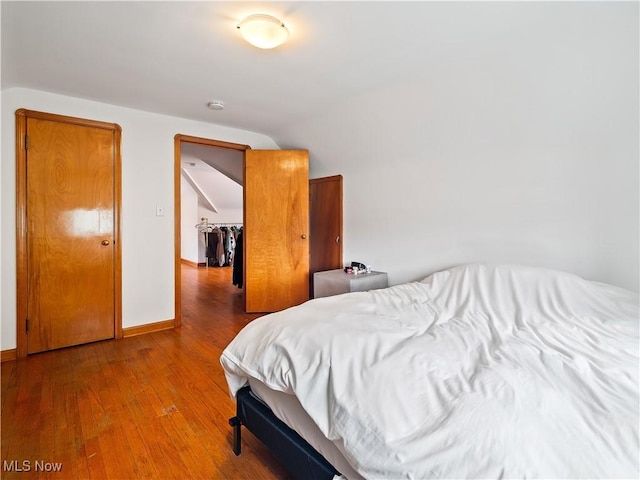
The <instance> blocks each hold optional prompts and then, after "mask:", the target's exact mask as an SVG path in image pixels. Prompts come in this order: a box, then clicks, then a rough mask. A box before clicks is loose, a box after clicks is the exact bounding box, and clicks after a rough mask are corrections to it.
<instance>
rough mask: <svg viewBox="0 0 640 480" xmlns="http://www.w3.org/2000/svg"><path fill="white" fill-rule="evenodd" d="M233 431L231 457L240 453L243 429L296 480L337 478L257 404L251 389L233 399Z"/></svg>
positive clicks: (297, 436) (263, 407)
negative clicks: (234, 402) (260, 443)
mask: <svg viewBox="0 0 640 480" xmlns="http://www.w3.org/2000/svg"><path fill="white" fill-rule="evenodd" d="M229 424H230V425H231V426H232V427H233V453H235V454H236V455H240V453H241V449H242V447H241V436H242V430H241V428H242V425H244V426H245V427H246V428H247V429H248V430H249V431H250V432H251V433H253V434H254V435H255V436H256V437H257V438H258V439H260V441H262V443H264V444H265V445H266V446H267V448H268V449H269V450H270V451H271V453H273V455H275V457H276V458H277V459H278V460H279V461H280V462H281V463H282V464H283V465H284V467H285V468H286V469H287V470H288V471H289V473H291V475H293V476H294V478H296V479H299V480H331V479H332V478H333V477H334V476H335V475H338V476H339V475H340V473H338V471H337V470H336V469H335V468H334V467H333V465H331V464H330V463H329V462H328V461H327V460H326V459H325V458H324V457H323V456H322V455H320V454H319V453H318V452H317V450H315V449H314V448H313V447H312V446H311V445H309V444H308V443H307V442H306V441H305V440H304V439H303V438H302V437H301V436H300V435H298V434H297V433H296V432H295V431H294V430H292V429H291V428H289V427H288V426H287V425H286V424H285V423H284V422H282V421H281V420H280V419H278V418H277V417H276V416H275V415H274V414H273V412H272V411H271V409H270V408H269V407H267V406H266V405H265V404H264V403H263V402H262V401H260V400H258V399H257V398H256V397H255V396H254V394H252V392H251V388H250V387H248V386H247V387H243V388H241V389H240V390H239V391H238V393H237V395H236V416H235V417H233V418H230V419H229Z"/></svg>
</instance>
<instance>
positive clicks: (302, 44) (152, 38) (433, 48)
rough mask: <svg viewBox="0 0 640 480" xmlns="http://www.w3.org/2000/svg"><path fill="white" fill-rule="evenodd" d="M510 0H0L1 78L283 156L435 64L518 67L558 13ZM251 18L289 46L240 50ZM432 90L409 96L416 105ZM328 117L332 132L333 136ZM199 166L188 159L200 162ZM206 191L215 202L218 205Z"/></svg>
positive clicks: (215, 197)
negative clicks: (275, 23) (335, 114)
mask: <svg viewBox="0 0 640 480" xmlns="http://www.w3.org/2000/svg"><path fill="white" fill-rule="evenodd" d="M518 4H521V2H517V1H515V2H497V3H496V4H490V3H487V2H456V1H450V2H429V1H423V2H416V1H413V2H331V1H328V2H327V1H323V2H307V1H298V2H266V3H264V2H251V1H236V2H165V1H153V2H148V1H142V2H121V1H107V2H84V1H78V2H49V1H47V2H7V1H3V2H2V12H1V20H2V43H1V47H2V69H1V82H2V88H3V89H6V88H10V87H14V86H19V87H25V88H32V89H37V90H44V91H49V92H53V93H59V94H63V95H68V96H73V97H79V98H85V99H90V100H95V101H99V102H104V103H108V104H114V105H120V106H125V107H130V108H134V109H140V110H146V111H150V112H156V113H161V114H167V115H172V116H177V117H183V118H189V119H194V120H198V121H204V122H211V123H217V124H221V125H226V126H230V127H237V128H241V129H246V130H251V131H254V132H258V133H263V134H266V135H268V136H270V137H271V138H273V139H274V140H275V141H276V142H277V143H278V144H279V145H280V146H281V147H283V148H299V147H303V148H307V145H306V144H304V143H302V142H300V140H299V139H297V138H296V135H295V133H293V132H295V127H296V125H298V124H301V123H302V122H304V121H306V120H308V119H310V118H314V117H316V116H321V115H323V114H324V111H326V110H327V109H329V108H333V107H335V106H336V105H341V104H348V103H349V102H352V101H354V100H357V98H359V97H362V96H364V95H371V94H375V93H376V92H378V91H381V90H383V89H388V88H389V87H393V86H397V85H403V84H404V82H406V81H407V79H409V78H410V79H412V81H414V82H419V81H421V80H425V79H429V78H432V77H434V75H435V74H436V73H437V71H438V69H445V68H449V69H452V70H451V71H453V72H456V71H458V70H459V71H460V72H461V74H463V75H468V74H469V72H473V71H481V70H482V69H484V68H486V65H488V64H494V65H495V59H494V57H495V56H496V52H500V54H501V55H503V56H504V57H503V58H504V59H506V60H504V61H506V62H511V68H512V69H515V70H519V71H526V70H527V69H528V68H530V66H529V65H528V64H527V63H526V62H527V61H528V60H527V59H530V58H531V52H534V53H535V52H536V45H535V41H536V40H535V38H531V39H530V38H529V37H527V36H526V35H525V36H523V35H519V36H515V37H514V35H513V32H518V31H520V32H521V31H537V30H538V29H539V28H541V27H540V26H541V25H547V26H549V25H550V24H553V23H554V22H561V21H563V17H561V16H560V17H557V18H556V17H552V18H548V15H546V12H545V10H544V9H529V8H524V9H523V8H518V6H519V5H518ZM491 5H493V7H492V6H491ZM496 5H498V6H496ZM520 6H521V5H520ZM252 13H267V14H272V15H275V16H277V17H279V18H280V19H281V20H283V21H284V22H285V24H286V25H287V27H288V28H289V30H290V32H291V37H290V39H289V41H288V42H287V43H286V44H284V45H283V46H281V47H279V48H277V49H274V50H260V49H257V48H255V47H252V46H250V45H248V44H247V43H246V42H244V41H243V40H242V38H241V37H240V35H239V33H238V31H237V29H236V25H237V23H238V22H239V21H240V20H241V19H242V18H244V17H245V16H247V15H249V14H252ZM545 28H546V27H545ZM514 38H519V39H520V40H519V41H520V42H521V43H520V44H515V45H514V41H513V39H514ZM520 52H524V53H525V55H520ZM527 52H529V54H528V55H527ZM458 65H464V66H465V68H464V69H458V68H457V66H458ZM423 83H424V85H425V88H427V87H426V86H427V85H429V82H428V81H424V82H423ZM437 95H438V92H437V91H435V92H433V91H429V92H418V95H417V96H416V98H415V99H414V102H415V106H416V108H426V107H427V104H426V103H425V102H427V100H425V99H428V98H434V97H437ZM212 100H220V101H222V102H224V105H225V108H224V110H222V111H214V110H211V109H209V108H208V107H207V103H208V102H209V101H212ZM405 102H406V99H405ZM355 104H357V102H356V103H355ZM389 107H392V105H389V104H388V99H387V100H386V102H381V104H380V105H379V112H380V115H385V114H386V113H385V112H387V111H388V110H389ZM391 111H393V109H391ZM336 120H337V121H336V122H334V125H333V130H337V129H338V130H339V129H340V123H339V119H336ZM401 121H402V119H398V122H401ZM345 135H346V136H347V138H348V133H345ZM334 141H336V140H334ZM316 148H317V147H316ZM207 157H208V154H206V153H205V152H199V153H193V152H191V157H190V158H191V159H192V160H193V159H196V160H200V161H203V162H204V163H209V164H211V162H209V161H207V160H206V158H207ZM183 160H188V159H183ZM186 166H187V168H188V163H187V164H186ZM202 171H203V170H202V169H197V170H196V171H195V172H192V173H193V174H194V175H199V174H200V173H199V172H202ZM226 173H227V174H228V172H226ZM231 178H233V176H232V175H231ZM236 180H237V178H236ZM200 183H202V184H204V183H205V180H204V179H202V180H201V181H200ZM210 196H211V197H212V198H211V200H212V202H213V203H214V204H216V202H217V203H218V204H221V202H223V201H224V200H223V199H222V198H221V197H220V195H219V194H214V193H212V194H211V195H210ZM236 207H237V205H236Z"/></svg>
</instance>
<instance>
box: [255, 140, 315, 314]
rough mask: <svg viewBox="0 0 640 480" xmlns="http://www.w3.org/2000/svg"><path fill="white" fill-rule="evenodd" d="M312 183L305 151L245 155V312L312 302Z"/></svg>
mask: <svg viewBox="0 0 640 480" xmlns="http://www.w3.org/2000/svg"><path fill="white" fill-rule="evenodd" d="M308 182H309V160H308V152H307V151H304V150H247V151H246V152H245V169H244V209H245V213H244V215H245V217H244V233H243V236H244V289H245V309H246V311H247V312H274V311H278V310H282V309H284V308H287V307H291V306H293V305H298V304H300V303H302V302H304V301H306V300H308V299H309V287H308V281H309V238H308V236H309V183H308Z"/></svg>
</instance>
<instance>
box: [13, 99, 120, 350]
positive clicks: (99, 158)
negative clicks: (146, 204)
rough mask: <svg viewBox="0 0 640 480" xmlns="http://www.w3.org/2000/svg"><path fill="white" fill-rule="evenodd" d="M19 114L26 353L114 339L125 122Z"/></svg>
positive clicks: (21, 275)
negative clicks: (120, 163)
mask: <svg viewBox="0 0 640 480" xmlns="http://www.w3.org/2000/svg"><path fill="white" fill-rule="evenodd" d="M21 116H22V119H24V117H25V116H26V122H25V123H24V124H23V125H24V126H25V127H26V128H25V131H26V132H25V133H26V137H27V138H28V141H27V142H26V143H27V144H28V145H25V147H26V148H25V149H24V151H23V153H24V161H23V162H21V163H20V167H19V170H20V171H21V173H20V176H22V175H23V174H24V177H23V179H24V183H22V182H21V181H19V182H18V184H19V185H18V190H19V202H18V203H19V207H20V208H19V211H20V215H19V225H25V226H26V228H25V229H24V230H22V229H19V235H18V236H19V243H20V249H19V257H21V258H19V259H18V264H19V271H18V280H19V282H18V283H19V295H20V298H24V299H25V300H26V301H25V303H24V304H22V303H21V302H20V303H21V306H20V310H21V312H23V313H24V317H23V318H24V321H25V326H24V329H25V330H26V332H27V336H26V340H27V348H26V350H27V352H26V353H29V354H31V353H36V352H42V351H45V350H51V349H56V348H61V347H67V346H71V345H78V344H81V343H87V342H93V341H96V340H104V339H108V338H114V336H115V335H116V309H117V307H116V304H117V303H119V302H118V299H119V295H118V294H117V289H116V284H117V283H119V282H117V281H116V278H117V272H118V271H119V261H118V260H119V254H118V250H117V247H116V245H115V240H116V233H117V200H116V199H117V198H118V191H119V190H118V185H119V184H118V181H117V176H118V173H117V172H118V168H117V167H118V152H119V149H118V144H119V138H120V131H119V127H118V126H117V125H114V124H104V123H101V122H93V121H90V120H82V119H74V118H70V117H63V116H57V115H50V114H41V113H38V112H28V111H21V112H20V114H19V115H18V119H19V123H20V122H21V121H24V120H21ZM21 128H24V127H21ZM24 247H26V248H24ZM21 312H19V315H20V314H21ZM21 320H22V319H21V318H19V324H20V323H21ZM19 327H20V325H19ZM23 331H24V330H23ZM20 353H22V352H20Z"/></svg>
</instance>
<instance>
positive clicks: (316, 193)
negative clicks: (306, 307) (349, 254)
mask: <svg viewBox="0 0 640 480" xmlns="http://www.w3.org/2000/svg"><path fill="white" fill-rule="evenodd" d="M309 233H310V242H309V243H310V257H309V258H310V260H309V294H310V295H311V296H312V295H313V274H314V273H315V272H322V271H324V270H335V269H337V268H342V267H343V264H342V175H334V176H332V177H323V178H314V179H311V180H309Z"/></svg>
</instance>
